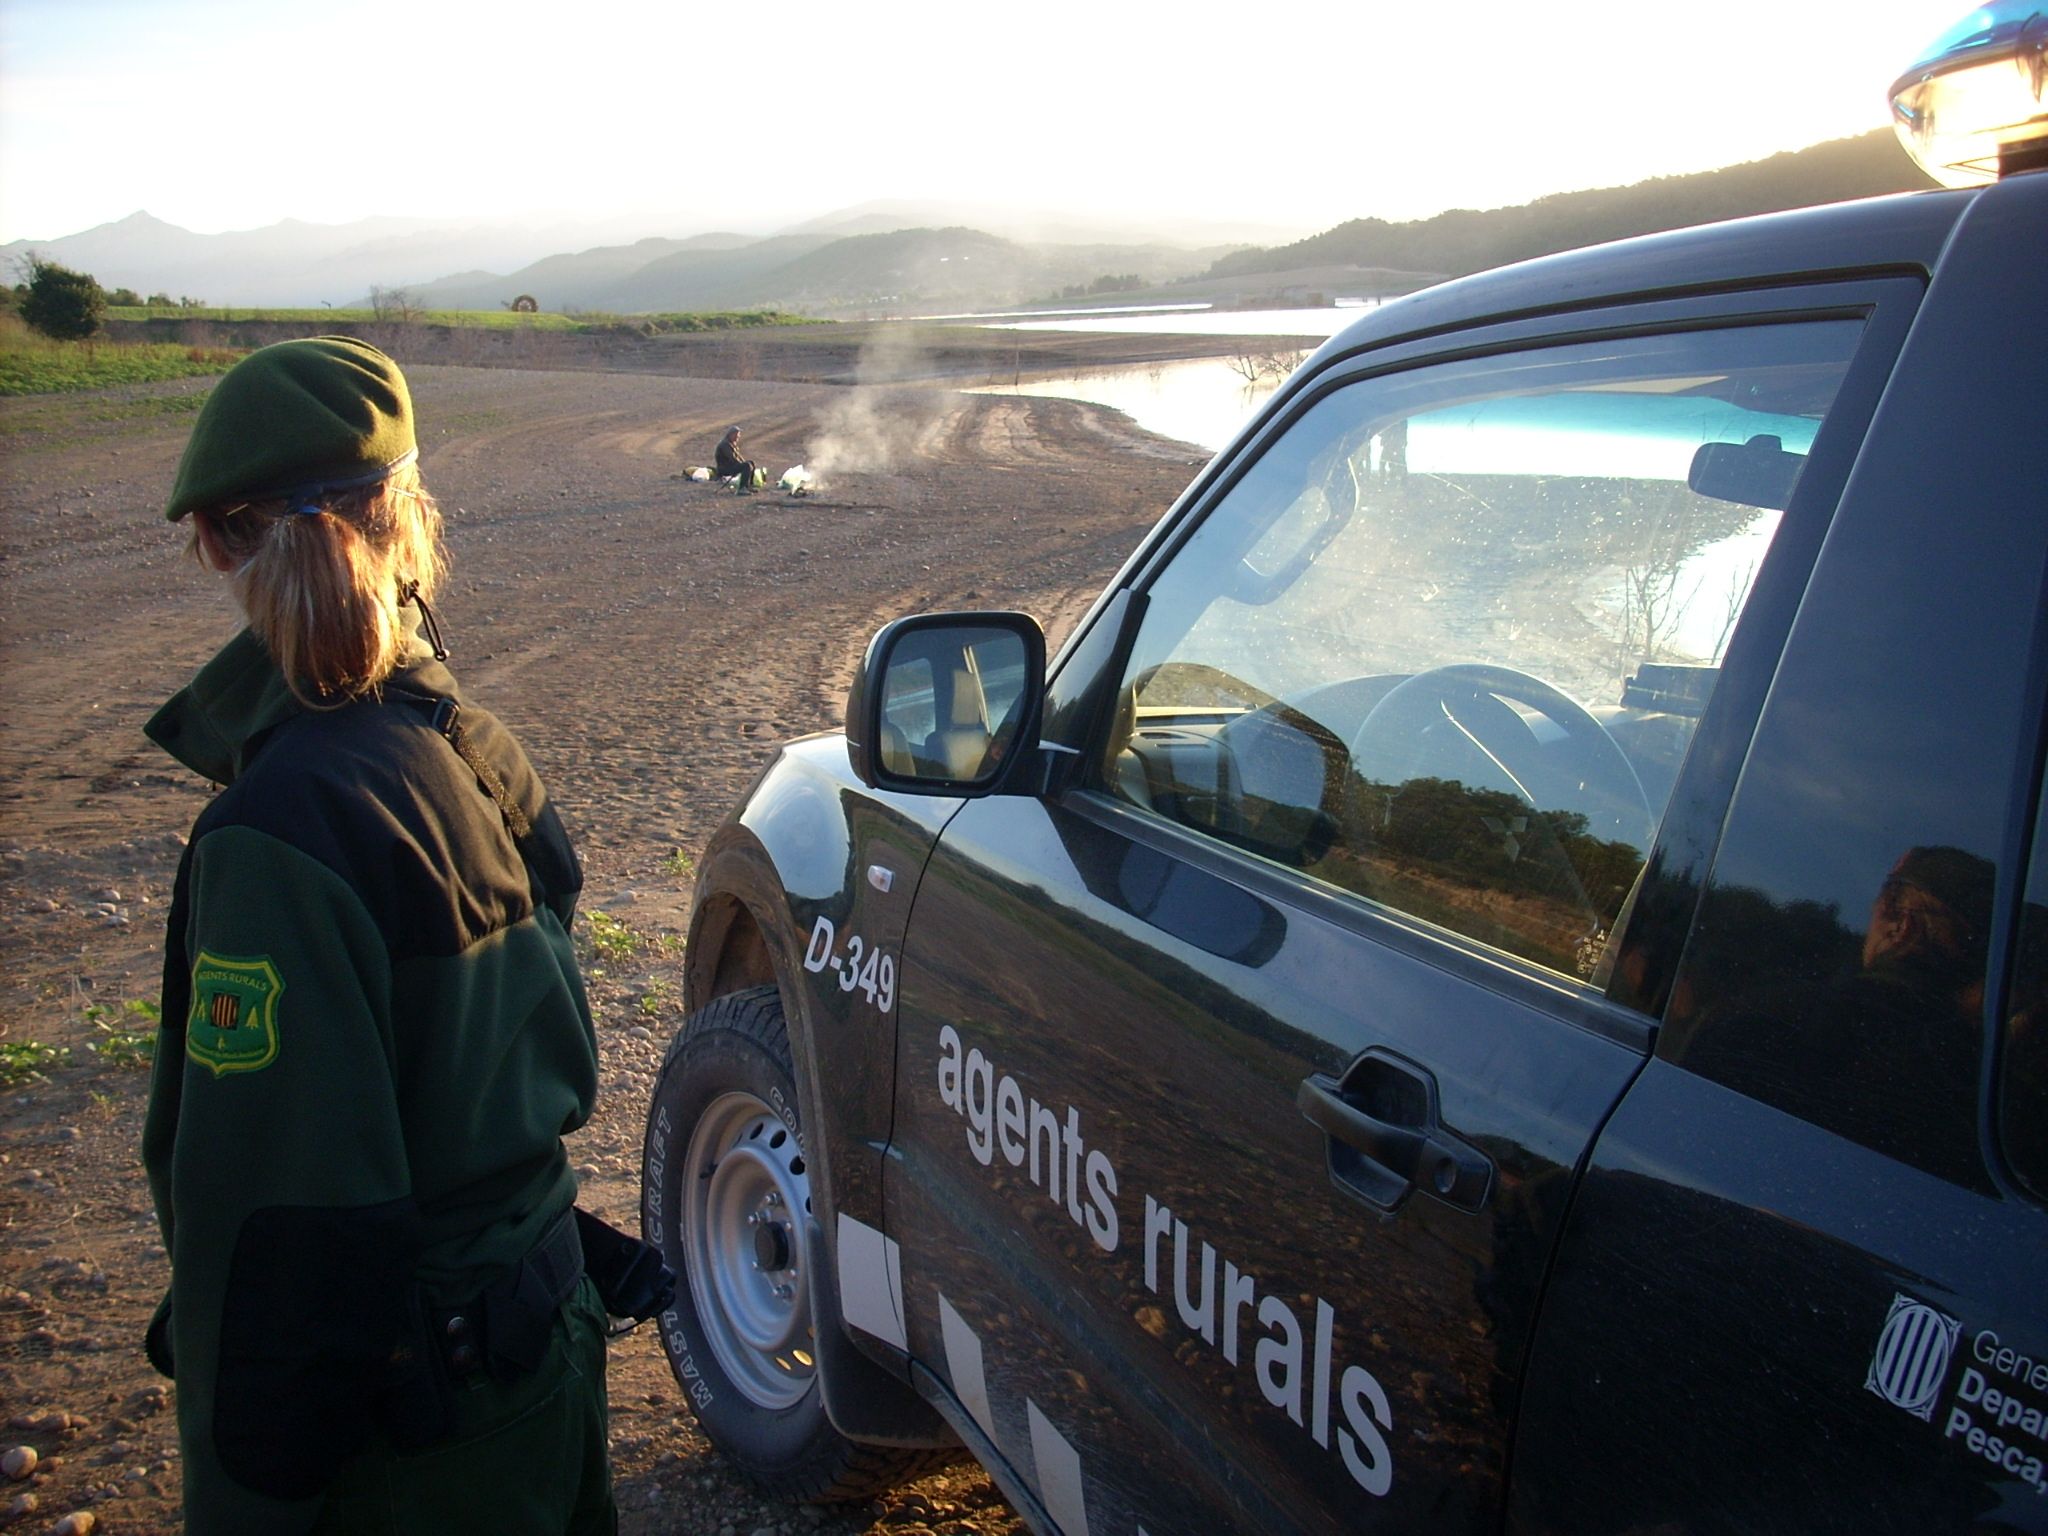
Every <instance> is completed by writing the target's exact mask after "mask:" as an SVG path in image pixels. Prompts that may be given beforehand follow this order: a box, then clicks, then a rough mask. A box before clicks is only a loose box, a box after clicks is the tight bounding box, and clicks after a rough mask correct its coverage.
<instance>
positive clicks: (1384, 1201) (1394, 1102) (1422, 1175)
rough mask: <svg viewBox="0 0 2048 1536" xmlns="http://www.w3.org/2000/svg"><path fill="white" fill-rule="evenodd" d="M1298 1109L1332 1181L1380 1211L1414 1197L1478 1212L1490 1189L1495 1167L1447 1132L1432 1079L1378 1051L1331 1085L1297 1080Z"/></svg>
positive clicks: (1325, 1078)
mask: <svg viewBox="0 0 2048 1536" xmlns="http://www.w3.org/2000/svg"><path fill="white" fill-rule="evenodd" d="M1294 1102H1295V1104H1296V1105H1297V1106H1298V1107H1299V1108H1300V1110H1301V1112H1302V1114H1303V1115H1305V1116H1307V1117H1308V1119H1309V1121H1310V1122H1311V1123H1312V1124H1314V1125H1315V1126H1316V1127H1318V1128H1319V1129H1320V1130H1321V1131H1322V1132H1323V1134H1324V1135H1325V1136H1327V1137H1328V1138H1329V1153H1330V1177H1331V1179H1332V1180H1334V1181H1335V1182H1336V1183H1337V1184H1338V1185H1339V1186H1340V1187H1341V1188H1343V1189H1345V1190H1347V1191H1349V1192H1350V1193H1352V1194H1355V1195H1357V1196H1358V1197H1359V1198H1360V1199H1362V1200H1364V1201H1365V1202H1366V1203H1367V1204H1369V1205H1372V1206H1374V1207H1376V1208H1377V1209H1379V1210H1383V1211H1392V1210H1394V1209H1396V1208H1397V1207H1398V1206H1399V1205H1400V1204H1401V1202H1402V1201H1403V1200H1405V1199H1407V1197H1408V1195H1409V1194H1410V1192H1411V1191H1414V1190H1417V1189H1419V1190H1421V1191H1422V1192H1423V1193H1424V1194H1426V1195H1428V1196H1429V1197H1431V1198H1432V1199H1436V1200H1441V1201H1443V1202H1444V1203H1445V1204H1447V1205H1454V1206H1456V1207H1458V1208H1459V1209H1460V1210H1466V1211H1476V1210H1479V1209H1480V1208H1481V1207H1482V1206H1484V1205H1485V1204H1486V1197H1487V1195H1488V1194H1489V1193H1490V1192H1491V1191H1492V1188H1493V1162H1492V1160H1491V1159H1490V1158H1488V1157H1487V1155H1486V1154H1485V1153H1484V1152H1481V1151H1480V1150H1479V1149H1478V1148H1477V1147H1475V1146H1473V1145H1472V1144H1471V1143H1470V1142H1469V1141H1466V1140H1465V1139H1464V1138H1463V1137H1461V1136H1459V1135H1458V1134H1457V1133H1456V1132H1454V1131H1452V1130H1451V1129H1450V1128H1449V1127H1447V1126H1446V1125H1444V1123H1443V1120H1442V1117H1441V1116H1440V1115H1439V1114H1438V1111H1437V1092H1436V1079H1435V1078H1434V1077H1432V1076H1431V1075H1430V1074H1429V1073H1428V1072H1426V1071H1424V1070H1423V1069H1422V1068H1421V1067H1418V1066H1416V1065H1415V1064H1414V1063H1413V1062H1411V1061H1408V1060H1406V1059H1404V1058H1402V1057H1400V1056H1396V1055H1394V1054H1393V1053H1392V1052H1390V1051H1383V1050H1380V1049H1378V1048H1377V1047H1375V1048H1374V1049H1373V1050H1370V1051H1367V1052H1366V1053H1365V1054H1364V1055H1363V1056H1360V1057H1359V1058H1358V1060H1356V1061H1354V1062H1353V1063H1352V1064H1351V1065H1350V1067H1348V1068H1347V1069H1346V1070H1345V1073H1344V1076H1343V1077H1342V1078H1341V1079H1339V1078H1333V1077H1330V1076H1329V1075H1327V1074H1326V1073H1322V1072H1316V1073H1311V1074H1310V1075H1309V1076H1308V1077H1305V1078H1303V1079H1302V1082H1301V1088H1300V1090H1299V1092H1297V1093H1296V1094H1295V1098H1294Z"/></svg>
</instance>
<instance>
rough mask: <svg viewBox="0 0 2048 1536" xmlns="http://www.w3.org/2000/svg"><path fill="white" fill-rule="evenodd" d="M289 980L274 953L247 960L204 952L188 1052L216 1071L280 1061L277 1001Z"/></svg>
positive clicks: (195, 975)
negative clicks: (275, 962) (279, 971)
mask: <svg viewBox="0 0 2048 1536" xmlns="http://www.w3.org/2000/svg"><path fill="white" fill-rule="evenodd" d="M283 995H284V979H283V978H282V977H280V976H279V975H278V974H277V967H276V966H274V965H272V964H271V963H270V957H269V956H268V955H258V956H256V957H255V958H254V959H250V960H244V959H239V958H236V957H235V956H232V955H216V954H212V953H210V952H209V951H207V950H203V949H202V950H201V951H200V952H199V958H198V960H197V961H195V962H194V963H193V966H192V1012H191V1014H190V1015H189V1016H188V1017H187V1018H186V1020H185V1054H186V1055H187V1056H189V1057H191V1058H192V1059H193V1060H194V1061H196V1062H199V1063H200V1064H201V1065H202V1066H205V1067H208V1068H210V1069H212V1072H213V1075H214V1076H215V1077H221V1076H223V1075H225V1074H227V1073H229V1072H255V1071H258V1070H260V1069H261V1068H264V1067H267V1066H269V1065H270V1064H271V1063H272V1062H273V1061H275V1060H277V1000H278V998H280V997H281V996H283Z"/></svg>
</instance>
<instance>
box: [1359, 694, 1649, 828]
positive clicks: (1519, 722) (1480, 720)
mask: <svg viewBox="0 0 2048 1536" xmlns="http://www.w3.org/2000/svg"><path fill="white" fill-rule="evenodd" d="M1512 705H1519V706H1521V709H1520V710H1518V709H1515V708H1512V707H1511V706H1512ZM1522 710H1528V711H1532V712H1533V713H1535V714H1536V715H1539V716H1541V717H1542V718H1543V719H1545V720H1547V721H1549V722H1550V723H1551V724H1552V725H1554V726H1555V727H1556V731H1555V732H1543V733H1540V734H1539V732H1538V730H1537V728H1536V727H1535V726H1534V725H1533V724H1532V723H1531V721H1530V720H1529V719H1528V718H1527V717H1526V716H1525V715H1524V714H1523V713H1522V712H1521V711H1522ZM1546 736H1547V737H1548V738H1549V739H1547V740H1546V739H1545V737H1546ZM1447 749H1448V750H1447ZM1351 758H1352V762H1353V764H1354V765H1355V766H1356V768H1357V770H1358V773H1359V774H1360V775H1361V776H1362V777H1363V778H1365V779H1367V780H1370V781H1373V782H1375V783H1379V784H1385V785H1398V784H1403V783H1406V782H1407V781H1408V780H1409V779H1411V778H1414V777H1416V775H1417V770H1418V769H1423V770H1430V771H1431V772H1432V776H1434V777H1438V778H1445V779H1452V778H1458V777H1460V774H1459V773H1458V772H1457V771H1455V768H1454V765H1455V764H1457V763H1458V762H1460V761H1463V762H1465V763H1468V764H1470V763H1473V762H1474V759H1477V758H1484V759H1485V760H1487V761H1488V762H1490V763H1491V764H1492V767H1493V772H1492V773H1490V774H1487V773H1483V772H1482V777H1486V778H1494V779H1501V778H1504V779H1505V780H1506V781H1507V783H1508V785H1510V786H1511V787H1512V789H1513V792H1514V793H1515V794H1516V796H1517V797H1518V798H1520V799H1522V800H1525V801H1526V802H1528V804H1529V805H1530V807H1531V808H1533V809H1536V810H1543V811H1565V812H1570V813H1575V814H1578V815H1582V816H1584V817H1585V818H1586V830H1587V832H1588V833H1589V834H1590V835H1591V836H1593V837H1596V838H1600V839H1603V840H1612V841H1618V842H1625V843H1628V844H1630V845H1631V846H1633V847H1635V848H1636V849H1638V850H1640V851H1642V852H1644V853H1647V852H1648V851H1649V847H1650V839H1651V837H1652V835H1653V834H1654V833H1655V831H1656V826H1657V818H1656V815H1655V813H1654V812H1652V810H1651V809H1650V801H1649V797H1648V796H1647V795H1645V794H1644V793H1643V785H1642V780H1640V779H1639V778H1637V777H1636V771H1635V767H1634V765H1632V764H1631V763H1630V762H1629V760H1628V758H1627V756H1626V755H1625V754H1624V753H1623V752H1622V750H1621V748H1620V747H1619V746H1617V745H1616V744H1615V741H1614V738H1613V737H1612V736H1610V735H1608V734H1607V731H1606V728H1605V727H1603V726H1602V725H1601V724H1600V722H1599V721H1598V720H1595V719H1594V718H1593V717H1592V716H1591V715H1589V714H1587V713H1586V711H1585V708H1584V707H1583V706H1582V705H1580V704H1579V703H1578V701H1577V700H1575V699H1573V698H1571V697H1570V696H1569V695H1567V694H1565V693H1563V692H1560V691H1559V690H1558V689H1556V688H1554V687H1552V686H1551V685H1550V684H1549V683H1546V682H1544V681H1543V680H1542V679H1541V678H1537V677H1531V676H1530V675H1529V674H1528V673H1526V672H1517V671H1516V670H1514V668H1512V667H1497V666H1489V665H1485V664H1481V663H1472V662H1467V663H1460V664H1457V665H1453V666H1447V667H1432V668H1431V669H1430V670H1429V671H1427V672H1418V673H1416V674H1415V675H1414V676H1413V677H1411V678H1408V679H1407V680H1405V681H1404V682H1401V683H1398V684H1396V685H1395V686H1394V687H1393V688H1392V689H1391V690H1390V691H1389V692H1388V693H1387V695H1386V697H1384V698H1383V699H1381V700H1380V701H1379V703H1378V704H1376V705H1374V706H1373V708H1372V710H1371V712H1370V713H1368V714H1367V715H1366V717H1365V719H1364V721H1363V722H1362V723H1361V724H1360V725H1359V727H1358V734H1357V735H1356V736H1355V737H1353V738H1352V742H1351Z"/></svg>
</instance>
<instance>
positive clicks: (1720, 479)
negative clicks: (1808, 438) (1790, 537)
mask: <svg viewBox="0 0 2048 1536" xmlns="http://www.w3.org/2000/svg"><path fill="white" fill-rule="evenodd" d="M1804 468H1806V455H1805V454H1803V453H1787V452H1786V451H1785V444H1784V443H1783V441H1782V440H1780V439H1778V438H1775V437H1752V438H1751V439H1750V440H1749V441H1748V442H1746V443H1702V444H1700V446H1699V448H1698V449H1697V450H1696V451H1695V452H1694V454H1693V456H1692V468H1691V469H1690V470H1689V471H1688V472H1687V473H1686V477H1685V483H1686V484H1687V485H1688V486H1690V487H1691V488H1692V490H1693V491H1694V492H1696V493H1697V494H1699V495H1701V496H1711V497H1713V498H1714V499H1715V500H1716V501H1732V502H1736V503H1738V504H1739V505H1741V506H1745V507H1765V508H1768V509H1769V510H1770V511H1773V512H1782V511H1784V510H1785V509H1786V508H1787V507H1789V506H1791V505H1792V488H1793V487H1794V486H1795V485H1797V484H1798V483H1799V471H1800V470H1802V469H1804Z"/></svg>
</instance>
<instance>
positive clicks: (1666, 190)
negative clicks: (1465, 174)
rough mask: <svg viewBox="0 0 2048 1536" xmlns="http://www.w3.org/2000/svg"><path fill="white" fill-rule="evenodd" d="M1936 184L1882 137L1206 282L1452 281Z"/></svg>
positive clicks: (1434, 225) (1350, 236) (1383, 226)
mask: <svg viewBox="0 0 2048 1536" xmlns="http://www.w3.org/2000/svg"><path fill="white" fill-rule="evenodd" d="M1931 184H1932V183H1930V182H1929V180H1928V178H1927V175H1926V173H1925V172H1923V171H1921V170H1920V169H1919V167H1917V166H1915V165H1914V164H1913V162H1912V160H1911V158H1910V157H1908V155H1907V154H1906V151H1905V150H1904V149H1903V148H1902V147H1901V146H1900V144H1899V140H1898V136H1897V135H1896V134H1894V133H1893V132H1892V131H1891V130H1890V129H1889V128H1880V129H1877V130H1875V131H1874V132H1871V133H1866V134H1861V135H1859V136H1858V137H1856V138H1853V139H1834V140H1830V141H1829V142H1828V143H1825V144H1816V145H1814V146H1813V147H1812V148H1811V149H1800V150H1791V151H1788V152H1786V153H1785V154H1781V155H1772V156H1771V157H1770V158H1769V159H1766V160H1752V161H1750V162H1748V163H1747V164H1744V165H1732V166H1729V167H1727V168H1726V169H1724V170H1718V171H1702V172H1699V173H1697V174H1695V175H1690V176H1661V177H1658V178H1656V179H1654V180H1651V181H1642V182H1637V183H1636V184H1635V185H1634V186H1628V187H1607V188H1602V189H1600V190H1598V191H1590V192H1560V193H1556V194H1554V195H1553V196H1550V197H1544V198H1538V199H1537V200H1536V201H1535V202H1533V203H1524V204H1522V205H1521V206H1520V207H1516V208H1494V209H1490V210H1488V211H1486V212H1483V213H1479V212H1474V211H1473V210H1471V209H1468V208H1454V209H1451V210H1450V211H1448V212H1446V213H1440V214H1437V215H1436V216H1435V217H1434V218H1428V219H1417V220H1415V221H1413V222H1412V223H1406V224H1389V223H1387V222H1386V221H1385V220H1384V219H1353V220H1352V221H1351V222H1350V223H1348V224H1339V225H1338V226H1337V227H1336V228H1335V229H1331V230H1326V231H1324V232H1323V233H1322V234H1320V235H1311V236H1310V237H1309V238H1308V239H1306V240H1297V241H1295V242H1294V243H1293V244H1291V245H1281V246H1273V247H1269V248H1265V249H1260V250H1247V251H1238V252H1234V253H1232V254H1231V255H1228V256H1225V257H1223V258H1222V259H1221V260H1220V261H1218V262H1217V263H1216V264H1215V266H1214V267H1212V268H1211V269H1210V270H1209V273H1208V274H1207V275H1208V276H1209V277H1211V278H1236V279H1244V278H1248V277H1252V276H1255V275H1257V274H1262V273H1284V272H1288V271H1291V270H1294V269H1297V268H1302V267H1327V266H1333V265H1345V266H1356V267H1391V268H1399V269H1403V270H1408V271H1423V272H1439V273H1442V274H1444V275H1445V276H1449V277H1456V276H1460V275H1462V274H1464V273H1467V272H1480V271H1484V270H1485V269H1486V268H1488V267H1497V266H1502V265H1504V264H1505V263H1507V262H1511V261H1524V260H1527V259H1528V258H1530V257H1532V256H1547V255H1549V254H1550V253H1551V252H1552V251H1564V250H1570V249H1572V248H1573V247H1574V246H1580V245H1595V244H1598V243H1600V242H1602V241H1606V240H1621V239H1625V238H1627V237H1628V236H1630V235H1647V234H1653V233H1655V232H1656V231H1658V230H1663V229H1680V228H1683V227H1685V226H1687V225H1690V224H1708V223H1713V222H1715V221H1717V220H1721V219H1738V218H1743V217H1745V216H1747V215H1749V214H1753V213H1774V212H1776V211H1778V210H1779V209H1782V208H1804V207H1808V206H1810V205H1812V204H1814V203H1834V202H1842V201H1845V200H1847V199H1849V198H1855V197H1877V196H1880V195H1882V194H1884V193H1887V192H1917V191H1921V190H1924V189H1925V188H1927V187H1928V186H1930V185H1931Z"/></svg>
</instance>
